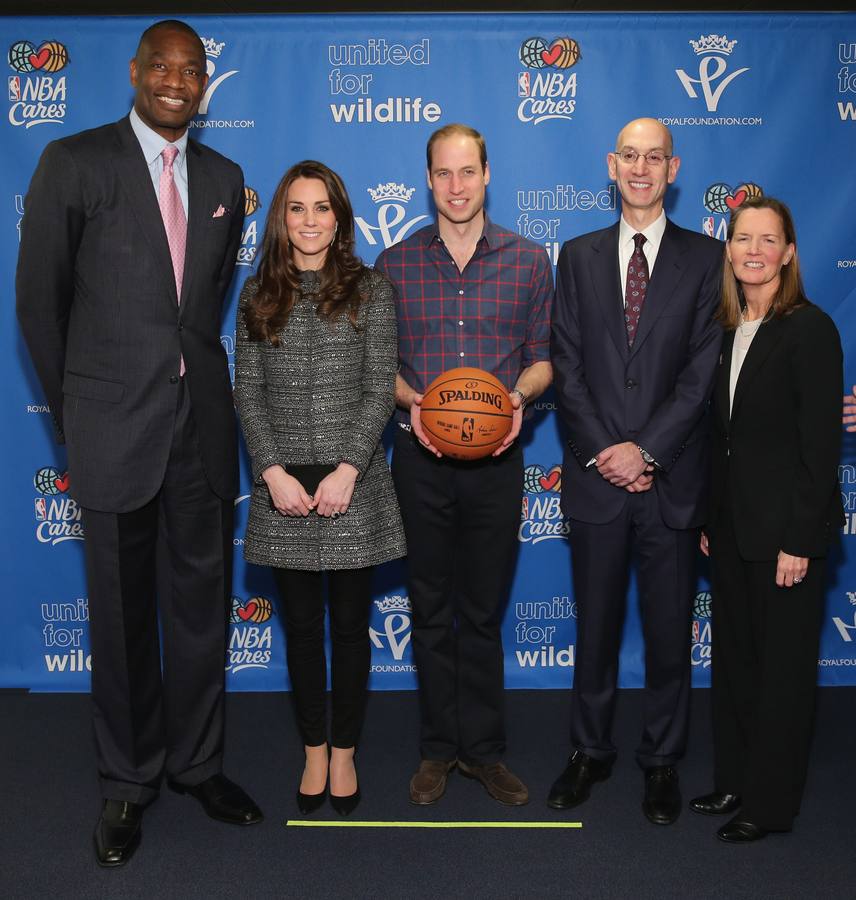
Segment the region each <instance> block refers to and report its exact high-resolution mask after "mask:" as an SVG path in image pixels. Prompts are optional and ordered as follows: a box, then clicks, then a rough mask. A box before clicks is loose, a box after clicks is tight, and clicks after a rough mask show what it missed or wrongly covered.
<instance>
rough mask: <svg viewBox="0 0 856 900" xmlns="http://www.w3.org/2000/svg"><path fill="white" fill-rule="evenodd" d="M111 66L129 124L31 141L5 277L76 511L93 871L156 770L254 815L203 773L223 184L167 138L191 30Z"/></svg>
mask: <svg viewBox="0 0 856 900" xmlns="http://www.w3.org/2000/svg"><path fill="white" fill-rule="evenodd" d="M130 74H131V84H132V85H133V86H134V89H135V99H134V108H133V110H132V111H131V113H130V116H128V117H126V118H124V119H122V120H121V121H120V122H116V123H114V124H111V125H105V126H103V127H101V128H95V129H93V130H91V131H84V132H81V133H80V134H76V135H72V136H71V137H68V138H64V139H62V140H59V141H55V142H53V143H51V144H49V145H48V147H47V148H46V149H45V152H44V154H43V155H42V158H41V160H40V162H39V165H38V168H37V169H36V172H35V174H34V175H33V180H32V182H31V184H30V190H29V192H28V194H27V197H26V201H25V215H24V220H23V225H22V230H21V249H20V255H19V258H18V275H17V284H16V290H17V309H18V318H19V320H20V323H21V328H22V331H23V333H24V338H25V340H26V342H27V346H28V348H29V350H30V354H31V356H32V358H33V363H34V365H35V368H36V372H37V373H38V376H39V379H40V381H41V383H42V387H43V389H44V391H45V394H46V396H47V400H48V403H49V404H50V408H51V414H52V416H53V422H54V427H55V430H56V436H57V440H58V441H59V442H60V443H65V444H66V446H67V448H68V466H69V474H70V479H71V490H72V493H73V494H74V496H75V498H76V500H77V501H78V503H79V504H80V506H81V508H82V510H83V525H84V531H85V535H86V540H85V558H86V575H87V582H88V591H89V617H90V638H91V645H92V700H93V706H94V730H95V745H96V752H97V756H98V772H99V780H100V786H101V794H102V797H103V800H104V803H103V808H102V811H101V816H100V819H99V821H98V824H97V826H96V829H95V850H96V858H97V860H98V862H99V863H100V864H101V865H104V866H119V865H122V864H123V863H125V862H127V860H128V859H129V858H130V857H131V855H132V854H133V852H134V850H135V849H136V847H137V845H138V844H139V841H140V834H141V827H140V823H141V819H142V812H143V809H144V807H145V806H146V805H147V804H148V803H151V802H152V801H153V800H154V799H155V798H156V797H157V794H158V790H159V787H160V782H161V778H162V776H163V774H164V773H166V775H167V777H168V784H169V786H170V787H171V788H172V789H173V790H175V791H178V792H179V793H186V794H190V795H191V796H193V797H195V798H196V799H197V800H199V801H200V803H202V805H203V807H204V809H205V811H206V812H207V813H208V815H210V816H212V817H213V818H216V819H220V820H222V821H226V822H230V823H233V824H252V823H254V822H258V821H260V820H261V818H262V816H261V812H260V811H259V809H258V807H257V806H256V805H255V804H254V803H253V801H252V800H251V799H250V798H249V797H248V796H247V795H246V794H245V793H244V791H243V790H242V789H241V788H240V787H238V785H236V784H234V783H233V782H231V781H229V779H227V778H226V777H225V776H224V775H223V773H222V755H223V699H224V697H223V695H224V651H225V641H226V620H227V604H228V600H229V596H230V593H231V546H232V510H233V502H234V497H235V496H236V494H237V489H238V472H237V438H236V431H235V414H234V408H233V404H232V391H231V384H230V381H229V372H228V367H227V361H226V357H225V353H224V351H223V348H222V346H221V345H220V322H221V311H222V305H223V299H224V296H225V294H226V290H227V288H228V286H229V282H230V281H231V278H232V272H233V269H234V264H235V258H236V252H237V248H238V245H239V242H240V237H241V228H242V225H243V217H244V212H243V203H244V198H243V193H244V191H243V188H244V185H243V175H242V173H241V170H240V169H239V168H238V166H236V165H235V164H234V163H233V162H231V161H230V160H228V159H226V158H225V157H223V156H220V154H219V153H215V152H214V151H213V150H210V149H208V148H206V147H203V146H201V145H199V144H197V143H196V142H195V141H189V140H188V138H187V125H188V122H189V121H190V120H191V118H192V117H193V116H194V115H195V114H196V111H197V109H198V108H199V101H200V100H201V98H202V94H203V91H204V90H205V85H206V83H207V80H208V79H207V75H206V71H205V49H204V47H203V45H202V42H201V41H200V39H199V36H198V35H197V34H196V32H194V31H193V29H192V28H190V27H189V26H188V25H185V24H184V23H183V22H177V21H165V22H158V23H157V24H155V25H153V26H152V27H151V28H149V29H147V30H146V31H145V32H144V33H143V35H142V37H141V39H140V44H139V46H138V48H137V52H136V55H135V57H134V59H132V60H131V65H130ZM156 576H157V577H156ZM158 617H160V625H161V632H162V635H163V670H161V646H160V641H159V634H158Z"/></svg>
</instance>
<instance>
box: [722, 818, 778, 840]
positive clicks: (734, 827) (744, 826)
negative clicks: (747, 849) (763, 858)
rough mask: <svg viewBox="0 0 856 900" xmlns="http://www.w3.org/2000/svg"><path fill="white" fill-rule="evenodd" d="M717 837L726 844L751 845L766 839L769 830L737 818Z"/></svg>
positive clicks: (723, 827)
mask: <svg viewBox="0 0 856 900" xmlns="http://www.w3.org/2000/svg"><path fill="white" fill-rule="evenodd" d="M716 836H717V837H718V838H719V839H720V840H721V841H725V843H726V844H751V843H752V842H753V841H760V840H761V838H764V837H766V836H767V829H766V828H762V827H761V826H760V825H756V824H755V823H754V822H749V821H747V820H746V819H741V818H740V816H735V817H734V818H733V819H732V820H731V821H730V822H726V823H725V824H724V825H723V826H722V828H720V829H719V831H717V832H716Z"/></svg>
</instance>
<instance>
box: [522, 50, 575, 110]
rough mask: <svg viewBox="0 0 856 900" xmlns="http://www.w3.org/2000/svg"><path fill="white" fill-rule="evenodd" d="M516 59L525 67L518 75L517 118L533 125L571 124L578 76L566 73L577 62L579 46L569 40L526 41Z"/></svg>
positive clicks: (573, 73)
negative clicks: (559, 120)
mask: <svg viewBox="0 0 856 900" xmlns="http://www.w3.org/2000/svg"><path fill="white" fill-rule="evenodd" d="M517 56H518V59H519V60H520V62H521V64H522V65H524V66H525V67H526V68H525V69H524V70H523V71H522V72H518V73H517V96H518V97H520V98H521V99H520V101H519V102H518V104H517V118H518V119H519V120H520V121H521V122H526V123H527V124H532V125H538V124H540V123H541V122H546V121H548V120H550V119H565V120H570V119H571V118H572V117H573V113H574V111H575V109H576V105H577V101H576V97H577V73H576V72H567V70H568V69H570V68H571V67H572V66H575V65H576V64H577V62H578V61H579V59H580V45H579V44H578V43H577V42H576V41H575V40H574V39H573V38H571V37H559V38H554V39H553V40H552V41H545V40H544V38H542V37H529V38H526V40H525V41H523V43H522V44H521V45H520V50H519V51H518V54H517ZM557 69H558V70H559V71H556V70H557Z"/></svg>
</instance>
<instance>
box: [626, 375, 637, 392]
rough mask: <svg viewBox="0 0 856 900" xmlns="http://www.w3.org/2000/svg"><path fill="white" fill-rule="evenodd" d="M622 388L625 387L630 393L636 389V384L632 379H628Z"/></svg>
mask: <svg viewBox="0 0 856 900" xmlns="http://www.w3.org/2000/svg"><path fill="white" fill-rule="evenodd" d="M624 387H626V388H627V390H628V391H632V390H633V388H635V387H636V382H635V381H634V380H633V379H632V378H628V379H627V381H625V382H624Z"/></svg>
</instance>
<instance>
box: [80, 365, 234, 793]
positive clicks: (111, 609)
mask: <svg viewBox="0 0 856 900" xmlns="http://www.w3.org/2000/svg"><path fill="white" fill-rule="evenodd" d="M73 477H74V473H72V478H73ZM82 515H83V526H84V531H85V534H86V539H85V541H84V554H85V560H86V577H87V582H88V590H89V633H90V640H91V646H92V702H93V707H94V730H95V747H96V753H97V758H98V772H99V776H100V784H101V792H102V795H103V796H104V797H105V798H106V799H114V800H130V801H132V802H134V803H148V802H150V801H151V800H153V799H154V798H155V797H156V796H157V792H158V788H159V784H160V779H161V776H162V774H163V772H164V770H165V771H166V772H167V773H168V774H169V775H170V776H171V777H172V778H173V779H175V780H176V781H178V782H180V783H184V784H188V785H192V784H198V783H199V782H201V781H204V780H205V779H206V778H208V777H209V776H211V775H214V774H216V773H217V772H219V771H220V770H221V768H222V755H223V695H224V690H225V680H224V679H225V674H224V673H225V668H224V667H225V649H226V622H227V611H228V602H229V595H230V591H231V583H232V515H233V504H232V501H230V500H229V501H223V500H221V499H220V498H219V497H218V496H217V495H216V494H214V492H213V491H212V490H211V488H210V487H209V485H208V482H207V480H206V478H205V473H204V471H203V469H202V463H201V460H200V457H199V450H198V443H197V435H196V427H195V425H194V422H193V414H192V411H191V408H190V396H189V394H188V392H187V391H186V389H185V387H184V383H183V381H182V384H181V387H180V388H179V397H178V408H177V411H176V418H175V424H174V434H173V443H172V449H171V452H170V457H169V462H168V464H167V469H166V473H165V475H164V480H163V484H162V486H161V488H160V490H159V491H158V493H157V495H156V496H155V497H153V498H152V500H150V501H149V502H148V503H146V504H145V505H144V506H142V507H141V508H140V509H137V510H134V511H133V512H128V513H107V512H99V511H96V510H92V509H85V508H84V509H83V511H82ZM158 612H159V613H160V629H161V637H162V642H163V646H162V649H163V668H161V640H160V639H159V634H158Z"/></svg>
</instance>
